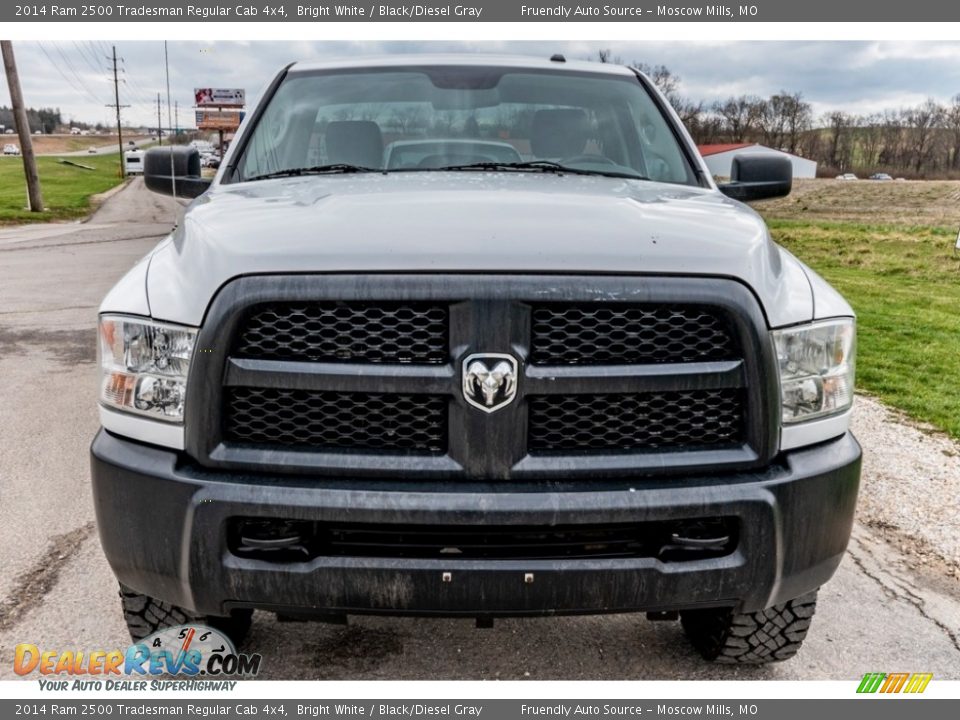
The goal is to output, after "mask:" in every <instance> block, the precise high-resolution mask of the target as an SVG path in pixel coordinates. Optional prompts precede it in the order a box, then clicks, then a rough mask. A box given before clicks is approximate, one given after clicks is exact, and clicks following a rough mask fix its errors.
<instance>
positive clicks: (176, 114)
mask: <svg viewBox="0 0 960 720" xmlns="http://www.w3.org/2000/svg"><path fill="white" fill-rule="evenodd" d="M173 136H174V137H180V101H179V100H174V101H173Z"/></svg>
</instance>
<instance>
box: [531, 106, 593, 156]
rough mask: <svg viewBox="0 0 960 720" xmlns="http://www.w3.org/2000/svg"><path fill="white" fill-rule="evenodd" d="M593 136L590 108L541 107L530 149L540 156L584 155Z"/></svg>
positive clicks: (534, 121) (532, 131)
mask: <svg viewBox="0 0 960 720" xmlns="http://www.w3.org/2000/svg"><path fill="white" fill-rule="evenodd" d="M589 137H590V124H589V121H588V120H587V112H586V110H582V109H580V108H556V109H551V110H537V111H536V112H535V113H534V114H533V125H532V127H531V130H530V150H531V151H533V154H534V155H535V156H536V157H538V158H550V159H558V158H568V157H573V156H574V155H582V154H583V149H584V148H585V147H586V145H587V140H588V139H589Z"/></svg>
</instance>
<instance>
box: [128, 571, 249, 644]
mask: <svg viewBox="0 0 960 720" xmlns="http://www.w3.org/2000/svg"><path fill="white" fill-rule="evenodd" d="M120 603H121V605H122V606H123V619H124V620H125V621H126V623H127V630H129V631H130V637H131V638H132V639H133V641H134V642H137V641H139V640H143V639H144V638H145V637H148V636H149V635H152V634H153V633H155V632H157V631H158V630H161V629H163V628H167V627H173V626H175V625H186V624H187V623H191V622H195V623H199V624H202V625H208V626H210V627H212V628H214V629H215V630H219V631H221V632H223V633H224V634H226V635H227V637H229V638H230V639H231V640H232V641H233V643H234V645H237V646H239V645H240V643H241V642H242V641H243V639H244V637H246V635H247V631H248V630H249V629H250V623H251V617H252V613H251V612H250V611H238V612H235V613H234V614H233V615H230V616H229V617H216V616H212V615H196V614H194V613H191V612H190V611H188V610H186V609H184V608H182V607H179V606H177V605H172V604H170V603H168V602H164V601H163V600H158V599H156V598H152V597H150V596H149V595H143V594H142V593H138V592H137V591H136V590H131V589H130V588H128V587H126V586H125V585H121V586H120Z"/></svg>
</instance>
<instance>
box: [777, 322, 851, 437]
mask: <svg viewBox="0 0 960 720" xmlns="http://www.w3.org/2000/svg"><path fill="white" fill-rule="evenodd" d="M856 336H857V331H856V324H855V322H854V320H853V318H840V319H837V320H827V321H824V322H816V323H811V324H809V325H799V326H797V327H792V328H787V329H785V330H774V331H773V344H774V348H775V350H776V353H777V362H778V364H779V367H780V401H781V408H782V420H783V423H784V424H789V423H796V422H802V421H803V420H811V419H813V418H818V417H823V416H824V415H833V414H835V413H840V412H843V411H844V410H847V409H849V408H850V406H851V405H853V371H854V355H855V354H856V345H857V342H856V339H857V338H856Z"/></svg>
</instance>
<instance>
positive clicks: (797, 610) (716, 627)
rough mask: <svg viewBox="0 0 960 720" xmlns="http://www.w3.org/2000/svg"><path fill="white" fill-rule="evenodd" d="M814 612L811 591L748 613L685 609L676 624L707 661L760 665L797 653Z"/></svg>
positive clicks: (727, 610)
mask: <svg viewBox="0 0 960 720" xmlns="http://www.w3.org/2000/svg"><path fill="white" fill-rule="evenodd" d="M816 609H817V592H816V591H813V592H811V593H807V594H806V595H802V596H800V597H798V598H795V599H793V600H789V601H787V602H785V603H781V604H780V605H774V606H773V607H770V608H767V609H766V610H760V611H758V612H752V613H734V612H733V611H732V610H730V609H716V608H711V609H706V610H686V611H683V612H681V613H680V621H681V623H682V625H683V629H684V631H685V632H686V634H687V637H688V638H689V639H690V642H691V643H692V644H693V646H694V647H695V648H696V649H697V650H698V651H699V652H700V654H701V655H703V657H704V658H706V659H707V660H712V661H713V662H718V663H726V664H748V665H761V664H763V663H769V662H780V661H782V660H788V659H790V658H792V657H793V656H794V655H796V654H797V651H798V650H799V649H800V646H801V645H802V644H803V641H804V639H805V638H806V636H807V630H809V628H810V623H811V621H812V620H813V614H814V613H815V612H816Z"/></svg>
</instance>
